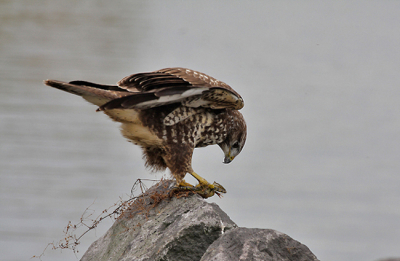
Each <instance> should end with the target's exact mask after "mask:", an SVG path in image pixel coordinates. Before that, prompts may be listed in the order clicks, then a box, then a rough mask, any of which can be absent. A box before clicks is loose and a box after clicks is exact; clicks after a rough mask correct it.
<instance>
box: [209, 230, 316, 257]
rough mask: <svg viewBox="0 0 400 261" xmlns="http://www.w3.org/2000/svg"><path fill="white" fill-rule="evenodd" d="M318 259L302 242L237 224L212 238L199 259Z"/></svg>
mask: <svg viewBox="0 0 400 261" xmlns="http://www.w3.org/2000/svg"><path fill="white" fill-rule="evenodd" d="M239 260H240V261H245V260H246V261H247V260H248V261H261V260H268V261H278V260H279V261H292V260H293V261H311V260H314V261H316V260H318V259H317V258H316V256H315V255H314V254H313V253H311V251H310V250H309V249H308V247H306V246H305V245H303V244H301V243H300V242H298V241H296V240H294V239H292V238H291V237H289V236H288V235H286V234H283V233H280V232H278V231H275V230H272V229H258V228H236V229H232V230H230V231H228V232H226V233H225V234H224V235H222V236H221V237H220V238H219V239H217V240H216V241H214V243H212V244H211V245H210V247H209V248H208V249H207V251H206V253H205V254H204V255H203V257H202V258H201V261H239Z"/></svg>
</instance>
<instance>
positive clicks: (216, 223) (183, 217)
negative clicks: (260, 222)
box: [81, 181, 317, 261]
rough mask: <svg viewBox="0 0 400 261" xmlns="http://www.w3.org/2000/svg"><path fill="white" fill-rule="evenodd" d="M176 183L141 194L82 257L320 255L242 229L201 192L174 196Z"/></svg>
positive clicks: (265, 232)
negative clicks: (172, 187) (172, 188)
mask: <svg viewBox="0 0 400 261" xmlns="http://www.w3.org/2000/svg"><path fill="white" fill-rule="evenodd" d="M173 184H174V182H170V181H164V182H161V183H160V184H158V185H155V186H153V187H152V188H150V189H149V190H148V191H147V192H146V193H145V194H144V195H142V196H140V197H139V198H138V199H137V200H136V201H135V202H134V203H133V204H132V205H131V206H130V207H129V208H128V209H127V210H126V211H125V212H124V214H122V215H121V216H120V217H119V218H118V219H117V220H116V221H115V223H114V224H113V225H112V227H111V228H110V229H109V230H108V232H107V233H106V234H105V235H104V236H102V237H101V238H100V239H98V240H97V241H95V242H94V243H93V244H92V245H91V246H90V247H89V249H88V250H87V252H86V253H85V254H84V256H83V257H82V259H81V260H82V261H87V260H96V261H97V260H107V261H108V260H110V261H112V260H120V261H128V260H129V261H150V260H151V261H175V260H176V261H186V260H187V261H198V260H200V259H201V261H211V260H212V261H217V260H218V261H228V260H229V261H235V260H252V261H257V260H296V261H297V260H298V261H303V260H317V258H316V257H315V256H314V255H313V254H312V253H311V251H310V250H309V249H308V248H307V247H306V246H304V245H302V244H301V243H299V242H297V241H295V240H293V239H292V238H290V237H289V236H287V235H285V234H283V233H279V232H277V231H274V230H270V229H248V228H237V226H236V224H235V223H234V222H233V221H232V220H231V219H230V218H229V217H228V215H227V214H226V213H225V212H223V211H222V210H221V209H220V208H219V207H218V206H217V205H216V204H214V203H207V202H206V201H205V200H204V199H203V198H202V197H200V196H198V195H193V194H192V193H189V192H187V193H185V192H183V194H182V193H181V194H175V195H173V196H172V197H170V193H169V192H170V189H171V186H173Z"/></svg>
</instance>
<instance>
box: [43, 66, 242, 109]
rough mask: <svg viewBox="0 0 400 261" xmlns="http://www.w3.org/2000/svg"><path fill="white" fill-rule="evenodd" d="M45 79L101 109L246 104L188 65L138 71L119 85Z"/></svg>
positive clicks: (212, 106)
mask: <svg viewBox="0 0 400 261" xmlns="http://www.w3.org/2000/svg"><path fill="white" fill-rule="evenodd" d="M45 83H46V84H47V85H49V86H52V87H54V88H58V89H61V90H64V91H67V92H70V93H74V94H77V95H80V96H82V97H83V98H85V99H86V100H88V101H89V102H91V103H93V104H96V105H98V106H100V107H99V110H111V109H148V108H154V107H159V106H163V105H168V104H173V103H181V104H182V105H183V106H186V107H192V108H196V107H203V108H211V109H235V110H239V109H241V108H243V106H244V102H243V99H242V97H241V96H240V95H239V94H238V93H237V92H236V91H234V90H233V89H232V88H231V87H230V86H229V85H228V84H226V83H224V82H221V81H219V80H217V79H215V78H213V77H211V76H209V75H206V74H204V73H201V72H197V71H193V70H190V69H185V68H178V67H177V68H165V69H161V70H158V71H154V72H148V73H137V74H132V75H130V76H127V77H125V78H123V79H122V80H120V81H119V82H118V83H117V85H116V86H114V85H102V84H96V83H91V82H86V81H73V82H70V83H64V82H60V81H54V80H47V81H45Z"/></svg>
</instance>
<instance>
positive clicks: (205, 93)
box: [45, 68, 247, 198]
mask: <svg viewBox="0 0 400 261" xmlns="http://www.w3.org/2000/svg"><path fill="white" fill-rule="evenodd" d="M45 84H46V85H48V86H51V87H54V88H57V89H60V90H63V91H66V92H70V93H73V94H76V95H79V96H82V97H83V98H84V99H85V100H87V101H88V102H90V103H92V104H94V105H97V106H98V109H97V111H102V112H104V113H105V114H107V115H108V116H109V117H110V118H111V119H113V120H114V121H117V122H120V123H122V125H121V133H122V135H123V136H124V137H125V138H127V139H128V140H129V141H131V142H133V143H134V144H136V145H139V146H140V147H141V148H142V150H143V158H144V159H145V161H146V163H145V165H146V167H149V168H151V169H153V170H155V171H157V170H165V169H166V168H169V169H170V171H171V173H172V175H173V176H174V177H175V179H176V182H177V186H176V188H178V189H179V188H181V189H186V190H193V191H200V192H199V194H200V195H202V196H203V197H205V198H207V197H210V196H212V195H214V193H216V194H219V192H221V193H226V191H225V189H224V187H223V186H222V185H220V184H218V183H216V182H214V183H213V184H210V183H208V182H207V181H206V180H205V179H204V178H202V177H200V176H199V175H198V174H196V173H195V172H194V171H193V169H192V164H191V162H192V154H193V150H194V148H198V147H205V146H208V145H213V144H218V145H219V146H220V147H221V149H222V151H223V152H224V154H225V158H224V163H229V162H231V161H232V160H233V159H234V158H235V157H236V156H237V155H238V154H239V153H240V152H241V150H242V148H243V146H244V144H245V141H246V135H247V130H246V123H245V120H244V118H243V115H242V114H241V113H240V112H239V111H238V110H240V109H241V108H243V106H244V101H243V99H242V97H241V96H240V95H239V94H238V93H237V92H236V91H234V90H233V89H232V88H231V87H230V86H229V85H227V84H226V83H224V82H221V81H218V80H216V79H215V78H213V77H210V76H208V75H206V74H204V73H200V72H197V71H193V70H190V69H186V68H166V69H161V70H158V71H154V72H146V73H137V74H133V75H130V76H127V77H125V78H123V79H122V80H120V81H119V82H118V83H117V84H116V85H102V84H96V83H91V82H87V81H72V82H69V83H67V82H61V81H57V80H46V81H45ZM187 173H190V174H191V175H192V176H193V177H194V178H196V179H197V180H198V182H199V184H198V185H197V186H195V187H194V186H192V185H190V184H189V183H187V182H185V180H184V177H185V175H186V174H187Z"/></svg>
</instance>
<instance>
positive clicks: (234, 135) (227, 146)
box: [218, 111, 247, 163]
mask: <svg viewBox="0 0 400 261" xmlns="http://www.w3.org/2000/svg"><path fill="white" fill-rule="evenodd" d="M233 114H234V115H233V126H232V127H231V128H230V129H229V130H228V134H227V137H226V139H225V140H224V141H223V142H221V143H220V144H218V145H219V146H220V147H221V149H222V151H223V152H224V154H225V158H224V163H230V162H231V161H232V160H233V159H234V158H235V157H236V156H237V155H238V154H239V153H240V152H241V151H242V149H243V147H244V144H245V143H246V137H247V127H246V122H245V121H244V118H243V116H242V114H241V113H240V112H238V111H233Z"/></svg>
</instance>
